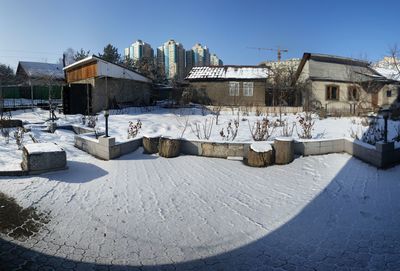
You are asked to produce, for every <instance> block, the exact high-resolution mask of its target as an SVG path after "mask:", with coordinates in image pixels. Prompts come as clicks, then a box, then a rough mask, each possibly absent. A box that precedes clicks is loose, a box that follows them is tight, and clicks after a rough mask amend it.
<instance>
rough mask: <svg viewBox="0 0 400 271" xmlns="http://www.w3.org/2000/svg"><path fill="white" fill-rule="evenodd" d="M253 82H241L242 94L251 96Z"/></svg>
mask: <svg viewBox="0 0 400 271" xmlns="http://www.w3.org/2000/svg"><path fill="white" fill-rule="evenodd" d="M253 95H254V82H243V96H246V97H253Z"/></svg>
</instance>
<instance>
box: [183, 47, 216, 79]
mask: <svg viewBox="0 0 400 271" xmlns="http://www.w3.org/2000/svg"><path fill="white" fill-rule="evenodd" d="M198 66H210V50H209V49H208V48H207V46H202V45H201V44H200V43H196V44H195V45H194V46H193V47H192V49H191V50H189V51H186V72H189V71H190V69H191V68H192V67H198Z"/></svg>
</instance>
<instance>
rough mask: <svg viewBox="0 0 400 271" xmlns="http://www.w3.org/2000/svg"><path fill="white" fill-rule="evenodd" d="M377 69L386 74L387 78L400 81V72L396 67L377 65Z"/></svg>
mask: <svg viewBox="0 0 400 271" xmlns="http://www.w3.org/2000/svg"><path fill="white" fill-rule="evenodd" d="M375 70H376V71H377V72H378V73H380V74H382V75H383V76H385V77H386V78H387V79H392V80H396V81H400V72H399V71H398V70H396V69H394V68H393V69H390V68H381V67H377V68H375Z"/></svg>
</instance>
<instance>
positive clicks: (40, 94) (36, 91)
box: [0, 86, 62, 100]
mask: <svg viewBox="0 0 400 271" xmlns="http://www.w3.org/2000/svg"><path fill="white" fill-rule="evenodd" d="M49 89H50V91H49ZM0 90H1V92H0V95H1V96H2V97H3V99H32V98H33V99H34V100H48V99H49V93H50V94H51V98H52V99H61V96H62V95H61V92H62V87H61V86H52V87H51V88H50V87H48V86H33V97H32V89H31V87H29V86H27V87H25V86H2V87H0Z"/></svg>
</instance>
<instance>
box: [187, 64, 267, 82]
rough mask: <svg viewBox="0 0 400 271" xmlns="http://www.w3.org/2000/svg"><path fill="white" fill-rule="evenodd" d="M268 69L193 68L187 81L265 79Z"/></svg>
mask: <svg viewBox="0 0 400 271" xmlns="http://www.w3.org/2000/svg"><path fill="white" fill-rule="evenodd" d="M267 77H268V68H266V67H257V66H254V67H250V66H223V67H193V68H192V69H191V70H190V72H189V75H188V76H187V79H189V80H190V79H206V78H208V79H265V78H267Z"/></svg>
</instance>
